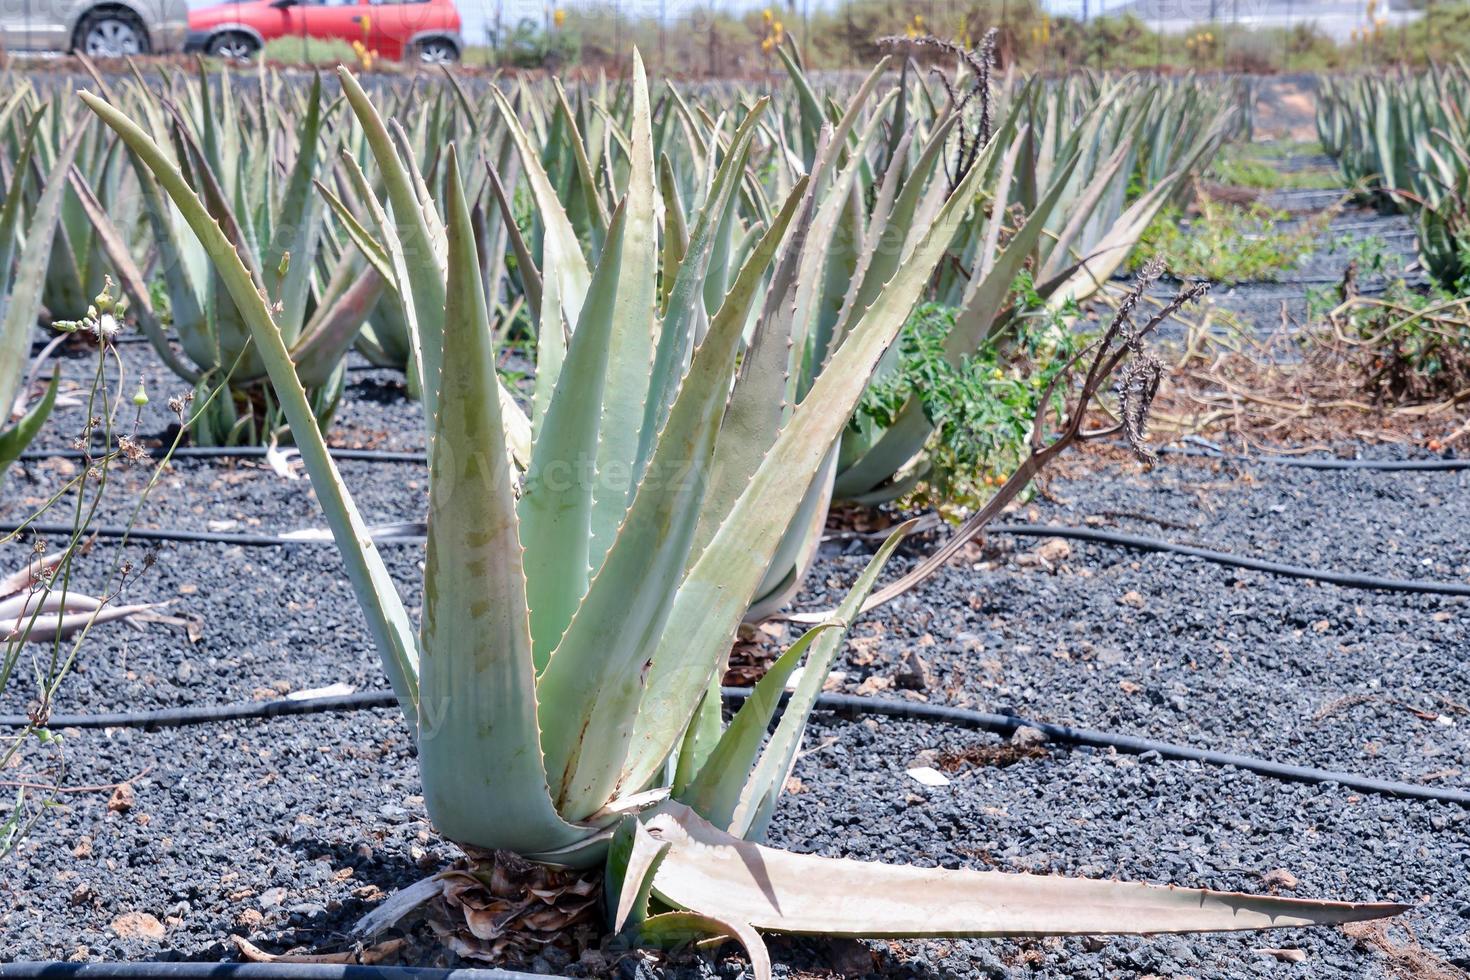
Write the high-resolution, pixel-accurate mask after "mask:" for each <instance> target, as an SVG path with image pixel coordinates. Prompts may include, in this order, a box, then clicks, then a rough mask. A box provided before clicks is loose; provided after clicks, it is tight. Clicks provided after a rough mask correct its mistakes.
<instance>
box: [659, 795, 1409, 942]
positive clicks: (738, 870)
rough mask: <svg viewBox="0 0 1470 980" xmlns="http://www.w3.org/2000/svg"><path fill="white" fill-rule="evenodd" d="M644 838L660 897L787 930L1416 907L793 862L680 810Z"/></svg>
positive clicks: (1109, 930) (1236, 917)
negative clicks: (650, 840)
mask: <svg viewBox="0 0 1470 980" xmlns="http://www.w3.org/2000/svg"><path fill="white" fill-rule="evenodd" d="M648 830H649V833H650V834H652V835H653V836H654V837H655V838H657V839H658V840H660V841H663V842H666V843H668V844H669V845H670V847H669V850H668V852H667V853H666V854H665V856H664V859H663V862H662V863H661V864H660V865H659V868H658V873H657V874H656V875H655V876H654V882H653V891H654V894H655V895H656V896H657V897H658V898H660V899H662V900H663V901H665V902H668V903H669V904H671V905H673V906H675V907H676V908H683V909H690V910H694V911H701V910H707V912H706V914H709V915H712V916H715V917H716V918H719V919H724V920H733V921H738V922H742V923H749V924H750V925H752V926H754V927H755V928H757V929H769V930H772V931H776V932H785V933H802V934H813V935H828V936H867V937H875V938H877V937H882V938H895V939H897V938H906V937H919V936H929V937H941V936H947V937H1002V936H1073V935H1093V934H1118V933H1122V934H1140V933H1142V934H1150V933H1181V932H1215V931H1234V930H1241V929H1276V928H1289V927H1295V926H1313V925H1334V924H1340V923H1345V922H1361V921H1364V920H1368V919H1381V918H1384V917H1385V916H1391V915H1398V914H1400V913H1402V912H1405V911H1407V910H1408V909H1409V908H1411V906H1408V905H1400V904H1395V903H1389V902H1327V901H1317V900H1313V899H1304V898H1275V897H1270V896H1262V895H1245V894H1241V893H1238V892H1218V891H1210V890H1208V889H1201V888H1177V887H1174V886H1162V885H1147V884H1138V883H1133V882H1123V881H1111V880H1107V879H1090V878H1065V877H1062V876H1061V875H1032V874H1007V873H1004V872H999V871H968V870H953V869H949V868H915V867H904V866H896V865H887V864H878V863H870V862H864V861H852V860H847V859H839V858H826V857H818V856H815V855H810V854H791V853H789V852H786V851H780V850H776V849H774V848H769V847H763V846H761V845H759V844H754V843H751V842H749V841H743V840H740V839H738V838H736V837H732V836H730V835H729V834H726V833H723V832H722V831H720V830H719V829H718V828H716V827H714V826H713V825H711V824H709V823H707V822H705V821H704V820H701V819H700V818H699V816H698V815H697V814H695V813H694V812H693V811H692V810H690V809H689V808H687V807H683V806H680V805H679V804H676V803H669V804H665V805H664V807H663V809H662V812H660V813H658V814H657V815H655V816H653V817H652V818H650V819H649V821H648Z"/></svg>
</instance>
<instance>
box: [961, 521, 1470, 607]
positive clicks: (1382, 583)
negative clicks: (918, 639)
mask: <svg viewBox="0 0 1470 980" xmlns="http://www.w3.org/2000/svg"><path fill="white" fill-rule="evenodd" d="M985 532H986V533H990V534H1017V535H1023V536H1025V537H1034V538H1071V539H1073V540H1076V541H1091V542H1094V543H1096V544H1111V545H1116V546H1118V547H1120V548H1131V549H1133V550H1135V551H1157V552H1163V553H1167V554H1174V555H1186V556H1188V557H1190V558H1199V559H1202V560H1204V561H1208V562H1213V563H1214V564H1216V565H1225V566H1227V567H1230V568H1248V569H1251V570H1252V571H1257V572H1268V573H1270V574H1272V575H1281V576H1284V577H1286V578H1304V579H1311V580H1313V581H1316V582H1326V583H1327V584H1329V585H1340V586H1342V587H1344V588H1348V589H1378V590H1381V591H1384V592H1415V593H1428V594H1430V595H1455V596H1470V584H1463V583H1460V582H1429V581H1424V580H1422V579H1398V578H1381V577H1379V576H1377V575H1360V574H1358V573H1356V572H1334V571H1331V570H1328V569H1322V568H1307V567H1306V566H1304V565H1288V564H1285V563H1283V562H1277V561H1268V560H1266V559H1264V558H1250V557H1243V556H1241V555H1232V554H1230V553H1229V552H1228V551H1216V550H1214V549H1213V548H1199V547H1195V546H1194V545H1189V544H1175V543H1174V542H1172V541H1164V540H1162V539H1160V538H1148V537H1144V536H1142V535H1138V534H1123V533H1120V532H1117V531H1100V530H1098V529H1096V528H1090V527H1063V526H1057V525H1050V524H994V525H991V526H990V527H987V528H985Z"/></svg>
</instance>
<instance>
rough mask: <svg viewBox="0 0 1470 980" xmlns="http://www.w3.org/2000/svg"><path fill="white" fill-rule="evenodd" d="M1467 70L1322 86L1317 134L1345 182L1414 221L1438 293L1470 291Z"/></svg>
mask: <svg viewBox="0 0 1470 980" xmlns="http://www.w3.org/2000/svg"><path fill="white" fill-rule="evenodd" d="M1466 105H1470V65H1467V64H1466V63H1464V62H1463V61H1461V62H1456V63H1453V64H1450V65H1435V66H1431V67H1430V69H1429V70H1428V71H1426V72H1424V73H1423V74H1418V75H1410V74H1403V73H1401V74H1398V75H1395V76H1393V77H1383V76H1373V75H1360V76H1349V77H1346V78H1337V79H1332V78H1328V79H1323V81H1322V83H1321V85H1320V87H1319V90H1318V95H1317V132H1318V136H1319V139H1320V141H1321V143H1322V146H1323V148H1324V149H1325V150H1326V151H1327V152H1328V153H1329V154H1330V155H1332V156H1333V157H1334V158H1336V160H1337V162H1338V166H1339V167H1340V168H1341V169H1342V172H1343V175H1344V176H1345V177H1346V178H1347V180H1348V181H1349V183H1351V184H1354V185H1360V186H1362V187H1364V188H1365V189H1366V190H1367V191H1369V192H1370V193H1372V194H1373V195H1374V196H1375V198H1376V200H1377V202H1378V204H1379V205H1380V207H1382V208H1384V209H1386V210H1399V211H1403V212H1405V213H1407V214H1409V215H1411V216H1412V217H1413V218H1414V221H1415V225H1416V230H1417V233H1418V245H1419V257H1420V262H1421V264H1422V266H1423V268H1424V270H1425V272H1427V273H1428V274H1429V276H1430V277H1431V278H1432V279H1433V280H1434V281H1435V283H1436V284H1438V285H1439V286H1440V287H1441V288H1443V289H1445V290H1451V291H1454V290H1463V289H1464V288H1465V287H1466V286H1470V116H1467V114H1466V112H1465V106H1466Z"/></svg>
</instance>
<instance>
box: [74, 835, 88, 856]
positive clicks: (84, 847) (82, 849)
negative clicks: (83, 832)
mask: <svg viewBox="0 0 1470 980" xmlns="http://www.w3.org/2000/svg"><path fill="white" fill-rule="evenodd" d="M71 856H72V857H74V858H89V857H91V856H92V838H90V837H83V838H82V839H81V840H79V841H77V846H76V847H73V848H72V849H71Z"/></svg>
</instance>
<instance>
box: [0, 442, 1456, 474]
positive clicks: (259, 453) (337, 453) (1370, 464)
mask: <svg viewBox="0 0 1470 980" xmlns="http://www.w3.org/2000/svg"><path fill="white" fill-rule="evenodd" d="M329 451H330V452H331V454H332V458H333V459H344V460H355V461H359V462H368V463H423V462H425V460H426V457H425V455H424V453H423V451H422V450H410V451H395V450H386V449H347V448H337V447H332V448H331V449H330V450H329ZM1158 451H1159V452H1160V453H1161V454H1165V455H1174V456H1199V457H1202V458H1209V459H1220V460H1228V461H1231V462H1238V463H1252V464H1270V465H1273V466H1300V467H1304V468H1306V469H1319V470H1358V469H1362V470H1383V471H1384V472H1393V471H1396V470H1463V469H1470V459H1444V458H1436V459H1407V460H1406V459H1381V460H1380V459H1324V458H1322V457H1314V456H1302V457H1295V456H1232V455H1228V454H1224V453H1219V452H1208V451H1204V450H1190V449H1178V448H1174V447H1172V446H1161V447H1159V450H1158ZM265 454H266V450H265V447H264V446H181V447H179V448H178V449H176V450H174V453H173V457H174V459H264V458H265ZM93 455H94V456H95V455H96V453H93ZM85 456H86V453H84V452H83V451H82V450H79V449H27V450H26V451H25V452H23V453H21V454H20V456H19V457H17V458H18V459H21V460H25V461H35V460H44V459H83V458H85Z"/></svg>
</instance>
